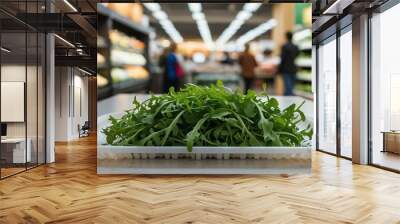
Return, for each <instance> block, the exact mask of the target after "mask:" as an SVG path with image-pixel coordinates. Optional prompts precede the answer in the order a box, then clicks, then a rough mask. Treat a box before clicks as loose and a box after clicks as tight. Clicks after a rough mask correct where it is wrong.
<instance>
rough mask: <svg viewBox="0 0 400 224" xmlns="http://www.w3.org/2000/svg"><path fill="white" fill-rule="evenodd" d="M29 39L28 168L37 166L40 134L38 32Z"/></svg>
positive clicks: (27, 99)
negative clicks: (38, 134) (38, 136)
mask: <svg viewBox="0 0 400 224" xmlns="http://www.w3.org/2000/svg"><path fill="white" fill-rule="evenodd" d="M27 38H28V42H27V43H28V63H27V80H26V89H27V95H26V96H27V97H26V104H27V105H26V112H27V123H26V124H27V142H28V150H29V148H30V151H31V153H30V157H31V158H30V160H28V164H27V165H28V168H30V167H34V166H36V165H37V158H38V154H37V150H38V142H37V132H38V129H37V127H38V123H37V122H38V119H37V116H38V107H37V104H38V100H37V99H38V87H37V84H38V67H37V64H38V56H37V54H38V49H37V45H38V43H37V42H38V36H37V33H36V32H29V33H27Z"/></svg>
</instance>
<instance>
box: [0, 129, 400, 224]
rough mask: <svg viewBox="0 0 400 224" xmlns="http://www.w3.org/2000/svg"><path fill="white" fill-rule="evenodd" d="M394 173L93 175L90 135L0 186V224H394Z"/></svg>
mask: <svg viewBox="0 0 400 224" xmlns="http://www.w3.org/2000/svg"><path fill="white" fill-rule="evenodd" d="M399 199H400V175H399V174H395V173H391V172H388V171H384V170H380V169H377V168H374V167H370V166H360V165H354V164H352V163H351V162H350V161H347V160H343V159H339V158H336V157H333V156H330V155H326V154H323V153H319V152H314V153H313V164H312V173H311V174H303V175H293V176H288V177H286V176H279V175H273V176H271V175H269V176H246V175H235V176H229V175H218V176H207V175H184V176H176V175H169V176H162V175H151V176H145V175H139V176H134V175H115V176H113V175H105V176H99V175H97V174H96V137H95V136H92V137H89V138H85V139H82V140H80V141H75V142H70V143H69V144H57V146H56V163H54V164H49V165H46V166H41V167H39V168H36V169H33V170H29V171H27V172H25V173H22V174H19V175H16V176H13V177H10V178H7V179H5V180H2V181H0V202H1V203H0V223H7V224H8V223H174V224H175V223H385V224H386V223H400V212H399V211H400V200H399Z"/></svg>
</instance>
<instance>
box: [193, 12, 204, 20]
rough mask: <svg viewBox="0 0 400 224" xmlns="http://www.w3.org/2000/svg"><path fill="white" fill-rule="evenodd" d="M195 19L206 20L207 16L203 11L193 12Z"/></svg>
mask: <svg viewBox="0 0 400 224" xmlns="http://www.w3.org/2000/svg"><path fill="white" fill-rule="evenodd" d="M192 17H193V19H194V20H205V19H206V16H205V15H204V13H202V12H195V13H193V14H192Z"/></svg>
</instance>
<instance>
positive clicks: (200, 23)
mask: <svg viewBox="0 0 400 224" xmlns="http://www.w3.org/2000/svg"><path fill="white" fill-rule="evenodd" d="M188 7H189V10H190V11H191V12H192V18H193V19H194V20H195V21H196V24H197V29H198V30H199V33H200V36H201V38H202V39H203V41H204V43H205V44H206V45H207V47H208V48H209V49H212V48H213V46H214V42H213V40H212V36H211V32H210V28H209V27H208V23H207V20H206V16H205V15H204V13H203V12H201V9H202V7H201V3H188Z"/></svg>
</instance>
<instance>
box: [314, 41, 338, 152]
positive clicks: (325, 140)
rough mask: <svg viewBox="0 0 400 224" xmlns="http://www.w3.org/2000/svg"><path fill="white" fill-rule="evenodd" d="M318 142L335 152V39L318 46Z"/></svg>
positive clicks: (328, 150) (327, 149)
mask: <svg viewBox="0 0 400 224" xmlns="http://www.w3.org/2000/svg"><path fill="white" fill-rule="evenodd" d="M318 66H319V67H318V89H319V91H318V93H317V94H318V107H319V108H318V116H319V123H318V126H319V127H318V132H319V133H318V134H319V139H318V144H319V149H320V150H324V151H327V152H330V153H336V39H335V38H333V40H332V41H329V42H328V43H326V44H323V45H320V47H319V48H318Z"/></svg>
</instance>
